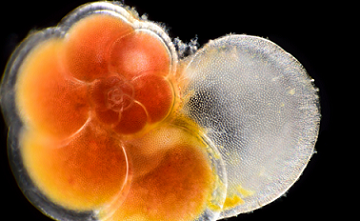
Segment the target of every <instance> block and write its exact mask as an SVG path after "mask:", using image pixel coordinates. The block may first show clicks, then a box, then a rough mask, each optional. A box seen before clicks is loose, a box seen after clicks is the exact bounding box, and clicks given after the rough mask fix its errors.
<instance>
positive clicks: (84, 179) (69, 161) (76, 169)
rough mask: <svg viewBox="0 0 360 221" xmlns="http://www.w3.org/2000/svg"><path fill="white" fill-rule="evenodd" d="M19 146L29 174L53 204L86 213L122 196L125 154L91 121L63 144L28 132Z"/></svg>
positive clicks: (113, 140) (107, 134)
mask: <svg viewBox="0 0 360 221" xmlns="http://www.w3.org/2000/svg"><path fill="white" fill-rule="evenodd" d="M35 132H36V131H35ZM22 143H23V152H22V156H23V158H24V165H25V167H26V169H27V170H28V172H29V175H30V176H31V178H32V180H33V181H34V183H35V184H36V185H37V187H38V188H39V189H40V190H41V191H42V192H43V193H44V194H45V195H46V196H47V197H49V198H50V199H51V200H52V201H53V202H54V203H56V204H59V205H62V206H64V207H65V208H68V209H71V210H89V209H94V208H98V207H99V206H101V205H104V204H106V203H109V202H110V201H111V200H113V199H116V198H118V197H120V196H121V195H122V192H121V191H122V189H123V187H124V185H125V183H126V182H127V172H128V165H127V159H126V155H125V152H124V150H123V148H122V146H121V144H120V142H119V141H118V140H117V139H116V138H114V137H112V136H111V134H109V133H107V132H106V131H105V130H103V129H102V128H101V127H99V126H97V125H95V124H92V123H91V122H90V123H89V124H88V125H87V126H86V127H85V128H84V129H83V130H81V132H80V133H79V134H76V135H75V136H73V137H72V138H71V139H69V140H64V141H62V142H58V141H54V140H51V139H47V138H46V137H42V136H41V134H39V133H35V134H33V133H28V135H26V136H25V139H23V140H22Z"/></svg>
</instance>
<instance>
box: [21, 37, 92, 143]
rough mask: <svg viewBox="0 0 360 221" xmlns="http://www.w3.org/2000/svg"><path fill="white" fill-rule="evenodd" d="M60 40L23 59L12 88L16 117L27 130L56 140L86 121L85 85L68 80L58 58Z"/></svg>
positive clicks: (43, 44)
mask: <svg viewBox="0 0 360 221" xmlns="http://www.w3.org/2000/svg"><path fill="white" fill-rule="evenodd" d="M62 47H63V44H62V41H61V39H50V40H48V41H47V42H43V43H42V44H41V45H39V46H37V47H35V48H34V49H33V52H31V53H30V54H29V55H28V57H27V58H26V59H25V61H24V63H23V65H22V66H21V68H20V71H19V77H18V81H17V84H16V98H17V105H18V108H19V111H20V115H21V116H22V118H23V119H25V121H26V122H27V123H30V125H31V126H35V127H36V128H37V129H38V130H40V131H42V132H46V133H50V134H52V135H53V136H57V137H66V136H69V135H71V134H72V133H74V132H76V131H77V130H78V129H79V128H81V127H82V125H84V123H85V122H86V120H87V119H88V111H89V106H88V102H87V87H86V85H84V84H82V83H79V82H76V81H73V79H72V78H68V76H69V73H66V71H65V69H64V67H63V64H62V63H61V62H59V59H58V56H57V55H58V54H59V53H61V49H62Z"/></svg>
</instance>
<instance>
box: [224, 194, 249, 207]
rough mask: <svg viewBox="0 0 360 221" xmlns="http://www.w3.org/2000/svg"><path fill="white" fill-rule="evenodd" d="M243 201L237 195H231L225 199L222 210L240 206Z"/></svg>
mask: <svg viewBox="0 0 360 221" xmlns="http://www.w3.org/2000/svg"><path fill="white" fill-rule="evenodd" d="M243 203H244V200H243V199H241V198H240V196H238V195H233V196H230V197H226V200H225V203H224V207H223V210H226V209H230V208H233V207H236V206H238V205H240V204H243Z"/></svg>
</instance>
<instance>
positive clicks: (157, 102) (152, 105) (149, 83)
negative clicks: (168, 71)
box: [133, 73, 174, 123]
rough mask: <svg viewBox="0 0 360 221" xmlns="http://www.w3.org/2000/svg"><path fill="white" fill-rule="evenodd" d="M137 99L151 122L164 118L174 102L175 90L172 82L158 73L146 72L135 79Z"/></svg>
mask: <svg viewBox="0 0 360 221" xmlns="http://www.w3.org/2000/svg"><path fill="white" fill-rule="evenodd" d="M133 84H134V90H135V99H136V100H137V101H139V102H140V103H141V104H142V105H144V107H145V108H146V111H147V113H148V115H149V118H150V122H152V123H154V122H158V121H160V120H162V119H164V118H165V117H166V116H167V114H168V113H169V111H170V109H171V107H172V105H173V103H174V92H173V89H172V86H171V84H170V82H169V81H168V80H167V79H166V78H165V77H163V76H161V75H158V74H157V73H153V74H144V75H141V76H139V77H138V78H136V79H134V80H133Z"/></svg>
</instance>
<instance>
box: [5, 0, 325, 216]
mask: <svg viewBox="0 0 360 221" xmlns="http://www.w3.org/2000/svg"><path fill="white" fill-rule="evenodd" d="M185 47H186V46H185ZM182 49H183V48H182ZM182 49H181V50H182ZM179 53H181V52H179ZM0 102H1V108H2V111H3V114H4V117H5V120H6V123H7V125H8V127H9V136H8V155H9V161H10V164H11V168H12V171H13V174H14V176H15V178H16V181H17V183H18V185H19V187H20V189H21V190H22V191H23V193H24V195H25V196H26V197H27V198H28V200H29V201H30V202H31V203H32V204H33V205H34V206H35V207H36V208H38V209H39V210H40V211H42V212H43V213H44V214H45V215H47V216H49V217H51V218H53V219H55V220H114V221H115V220H128V221H132V220H136V221H140V220H164V221H165V220H166V221H168V220H170V221H171V220H174V221H178V220H183V221H191V220H218V219H221V218H225V217H231V216H234V215H237V214H239V213H244V212H249V211H252V210H255V209H257V208H260V207H262V206H264V205H266V204H268V203H270V202H272V201H273V200H275V199H277V198H278V197H280V196H281V195H282V194H283V193H284V192H285V191H286V190H288V189H289V188H290V187H291V186H292V184H293V183H294V182H295V181H296V180H297V179H298V178H299V176H300V175H301V173H302V171H303V170H304V168H305V166H306V164H307V163H308V161H309V159H310V157H311V156H312V154H313V152H314V145H315V142H316V138H317V133H318V127H319V120H320V114H319V101H318V96H317V90H316V89H315V88H314V86H313V84H312V80H311V78H310V77H309V76H308V75H307V73H306V71H305V70H304V68H303V67H302V66H301V64H300V63H299V62H298V61H297V60H296V59H295V58H294V57H292V56H291V55H290V54H288V53H286V52H285V51H283V50H282V49H281V48H280V47H279V46H277V45H275V44H274V43H272V42H270V41H268V40H265V39H263V38H259V37H255V36H247V35H228V36H225V37H222V38H219V39H216V40H213V41H210V42H209V43H208V44H206V45H205V46H204V47H203V48H202V49H200V50H198V51H197V52H194V53H193V54H191V55H189V56H188V57H186V58H183V59H181V60H180V59H179V58H178V52H177V51H176V49H175V47H174V45H173V43H172V41H171V39H170V38H169V37H168V35H167V33H166V32H165V31H164V30H163V28H162V27H160V26H159V25H157V24H156V23H153V22H150V21H147V20H144V19H141V18H139V17H138V15H137V13H136V12H135V11H134V10H133V9H129V8H127V7H126V6H123V5H120V4H117V3H109V2H98V3H90V4H86V5H83V6H81V7H79V8H77V9H75V10H74V11H72V12H71V13H70V14H69V15H67V16H66V17H65V18H64V19H63V20H62V21H61V22H60V23H59V25H58V26H56V27H53V28H48V29H45V30H42V31H39V32H35V33H32V34H31V35H29V36H28V37H27V38H26V39H25V40H24V41H23V42H22V43H21V44H20V45H19V46H18V48H17V49H16V50H15V51H14V53H13V54H12V56H11V57H10V59H9V61H8V64H7V67H6V69H5V72H4V77H3V79H2V83H1V89H0Z"/></svg>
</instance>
